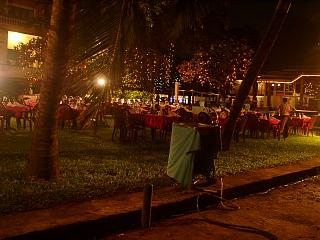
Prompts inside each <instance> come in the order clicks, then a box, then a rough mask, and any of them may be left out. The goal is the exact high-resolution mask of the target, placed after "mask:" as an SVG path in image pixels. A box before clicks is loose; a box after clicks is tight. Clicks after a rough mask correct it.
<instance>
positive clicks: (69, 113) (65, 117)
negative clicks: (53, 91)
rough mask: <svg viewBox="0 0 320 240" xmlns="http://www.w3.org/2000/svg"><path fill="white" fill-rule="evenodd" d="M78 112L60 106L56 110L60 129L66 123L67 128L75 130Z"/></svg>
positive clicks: (67, 106) (68, 107)
mask: <svg viewBox="0 0 320 240" xmlns="http://www.w3.org/2000/svg"><path fill="white" fill-rule="evenodd" d="M78 116H79V112H78V111H77V110H75V109H72V108H71V107H70V106H69V105H67V104H60V105H59V108H58V117H59V126H60V127H61V129H63V128H64V125H65V122H67V123H68V127H69V128H74V129H76V128H77V118H78Z"/></svg>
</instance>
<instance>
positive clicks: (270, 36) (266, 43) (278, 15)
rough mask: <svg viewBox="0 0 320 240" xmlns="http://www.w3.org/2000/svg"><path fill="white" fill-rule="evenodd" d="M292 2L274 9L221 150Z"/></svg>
mask: <svg viewBox="0 0 320 240" xmlns="http://www.w3.org/2000/svg"><path fill="white" fill-rule="evenodd" d="M292 1H293V0H279V2H278V5H277V7H276V9H275V12H274V16H273V18H272V20H271V22H270V25H269V28H268V30H267V32H266V34H265V36H264V39H263V40H262V41H261V43H260V46H259V48H258V50H257V51H256V54H255V56H254V58H253V61H252V64H251V65H250V66H249V69H248V72H247V74H246V76H245V78H244V80H243V82H242V83H241V85H240V88H239V91H238V94H237V97H236V100H235V103H234V105H233V108H232V110H231V113H230V118H229V120H228V122H227V123H226V126H225V131H224V132H223V137H222V140H223V144H222V146H223V150H229V147H230V142H231V139H232V135H233V131H234V129H235V125H236V121H237V118H238V116H239V114H240V111H241V109H242V106H243V104H244V102H245V100H246V99H247V97H248V94H249V92H250V89H251V87H252V85H253V83H254V82H255V81H256V79H257V76H258V74H259V72H260V71H261V69H262V67H263V65H264V63H265V61H266V60H267V57H268V55H269V53H270V52H271V49H272V47H273V45H274V43H275V42H276V40H277V39H278V35H279V32H280V30H281V28H282V25H283V23H284V21H285V19H286V17H287V15H288V12H289V9H290V6H291V3H292Z"/></svg>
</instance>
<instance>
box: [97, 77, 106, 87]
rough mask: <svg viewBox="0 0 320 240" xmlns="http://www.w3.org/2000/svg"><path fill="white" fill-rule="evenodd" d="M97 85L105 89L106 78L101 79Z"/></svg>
mask: <svg viewBox="0 0 320 240" xmlns="http://www.w3.org/2000/svg"><path fill="white" fill-rule="evenodd" d="M97 83H98V85H99V86H101V87H104V86H105V85H106V80H105V79H104V78H99V79H98V80H97Z"/></svg>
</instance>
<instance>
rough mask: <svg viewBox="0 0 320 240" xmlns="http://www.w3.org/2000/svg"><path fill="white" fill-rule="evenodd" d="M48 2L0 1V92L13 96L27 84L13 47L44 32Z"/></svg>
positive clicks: (48, 7)
mask: <svg viewBox="0 0 320 240" xmlns="http://www.w3.org/2000/svg"><path fill="white" fill-rule="evenodd" d="M49 19H50V1H43V0H42V1H41V0H1V1H0V95H16V94H21V91H23V89H24V88H25V87H26V86H25V85H27V81H26V77H25V74H24V71H23V69H22V68H21V67H19V66H18V65H17V62H16V54H15V51H14V47H15V46H16V45H18V44H19V43H20V42H22V43H27V42H28V41H29V40H30V39H32V38H34V37H39V36H40V37H41V36H43V35H44V34H46V31H47V29H48V23H49Z"/></svg>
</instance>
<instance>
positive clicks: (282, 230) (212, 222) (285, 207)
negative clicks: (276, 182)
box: [105, 176, 320, 240]
mask: <svg viewBox="0 0 320 240" xmlns="http://www.w3.org/2000/svg"><path fill="white" fill-rule="evenodd" d="M225 204H226V205H227V206H230V205H231V206H235V205H238V206H240V210H236V211H230V210H229V211H227V210H221V209H216V208H212V209H208V210H206V211H202V212H200V213H193V214H189V215H184V216H180V217H176V218H172V219H169V220H163V221H159V222H154V223H152V227H151V228H150V229H137V230H133V231H129V232H125V233H121V234H117V235H114V236H109V237H106V238H105V239H107V240H109V239H159V240H160V239H177V240H179V239H181V240H186V239H191V240H192V239H197V240H207V239H219V240H223V239H237V240H250V239H254V240H259V239H285V240H288V239H300V240H301V239H308V240H310V239H320V177H319V176H317V177H314V178H311V179H308V180H305V181H302V182H298V183H296V184H291V185H288V186H283V187H279V188H277V189H273V190H271V191H269V192H267V193H264V194H255V195H252V196H248V197H245V198H241V199H237V200H233V201H229V202H226V203H225Z"/></svg>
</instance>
